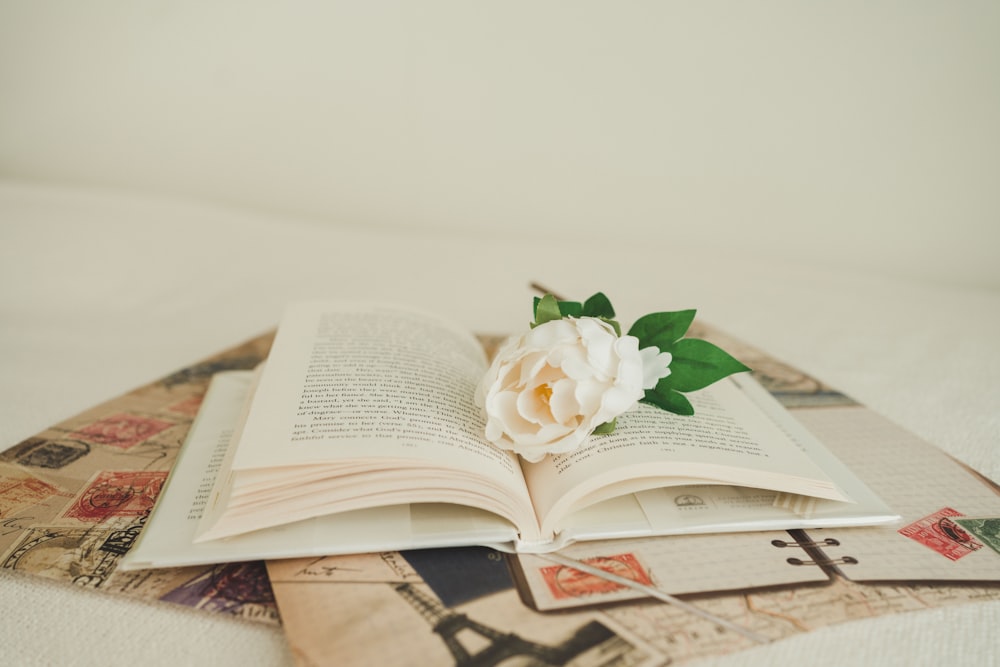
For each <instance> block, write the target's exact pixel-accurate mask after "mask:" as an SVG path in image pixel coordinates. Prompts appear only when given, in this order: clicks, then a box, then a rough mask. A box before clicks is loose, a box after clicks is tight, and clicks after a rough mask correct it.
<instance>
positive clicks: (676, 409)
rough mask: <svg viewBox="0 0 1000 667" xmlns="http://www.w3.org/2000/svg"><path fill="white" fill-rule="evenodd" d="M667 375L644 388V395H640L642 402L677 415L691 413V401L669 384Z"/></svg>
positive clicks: (692, 411)
mask: <svg viewBox="0 0 1000 667" xmlns="http://www.w3.org/2000/svg"><path fill="white" fill-rule="evenodd" d="M669 379H670V377H669V376H667V377H665V378H663V379H662V380H660V381H659V382H658V383H657V385H656V386H655V387H653V388H652V389H647V390H646V395H645V396H643V397H642V402H643V403H649V404H650V405H655V406H656V407H658V408H662V409H664V410H666V411H667V412H673V413H674V414H677V415H693V414H694V406H693V405H691V401H689V400H688V399H687V397H686V396H685V395H684V394H682V393H680V392H679V391H677V390H675V389H673V388H672V387H671V386H670V382H668V380H669Z"/></svg>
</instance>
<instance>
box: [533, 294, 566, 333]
mask: <svg viewBox="0 0 1000 667" xmlns="http://www.w3.org/2000/svg"><path fill="white" fill-rule="evenodd" d="M561 317H562V313H561V312H560V310H559V302H558V301H556V298H555V297H554V296H552V295H551V294H546V295H545V296H543V297H542V298H541V299H538V298H536V299H535V322H534V323H533V324H532V325H531V326H532V328H534V327H536V326H538V325H539V324H545V323H546V322H551V321H552V320H558V319H559V318H561Z"/></svg>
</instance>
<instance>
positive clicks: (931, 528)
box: [899, 507, 983, 560]
mask: <svg viewBox="0 0 1000 667" xmlns="http://www.w3.org/2000/svg"><path fill="white" fill-rule="evenodd" d="M960 516H964V515H963V514H962V513H961V512H958V511H956V510H953V509H952V508H950V507H944V508H942V509H939V510H938V511H937V512H935V513H934V514H930V515H928V516H925V517H924V518H922V519H917V520H916V521H914V522H913V523H911V524H910V525H908V526H904V527H903V528H900V529H899V534H900V535H904V536H906V537H909V538H910V539H911V540H915V541H917V542H920V544H923V545H924V546H925V547H930V548H931V549H933V550H934V551H936V552H938V553H939V554H941V555H942V556H944V557H945V558H947V559H949V560H958V559H959V558H961V557H962V556H967V555H969V554H970V553H972V552H973V551H975V550H976V549H981V548H982V546H983V545H982V544H980V543H979V542H977V541H976V540H975V539H973V537H972V536H971V535H969V533H967V532H966V531H965V529H964V528H962V527H961V526H959V525H958V524H957V523H955V521H954V520H953V517H960Z"/></svg>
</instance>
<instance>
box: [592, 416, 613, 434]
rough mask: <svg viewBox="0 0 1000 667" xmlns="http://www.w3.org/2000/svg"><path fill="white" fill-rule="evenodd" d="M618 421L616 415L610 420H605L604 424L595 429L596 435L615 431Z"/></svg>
mask: <svg viewBox="0 0 1000 667" xmlns="http://www.w3.org/2000/svg"><path fill="white" fill-rule="evenodd" d="M617 421H618V418H617V417H615V418H614V419H612V420H611V421H609V422H604V423H603V424H601V425H600V426H598V427H597V428H595V429H594V435H605V434H606V433H611V432H613V431H614V430H615V423H616V422H617Z"/></svg>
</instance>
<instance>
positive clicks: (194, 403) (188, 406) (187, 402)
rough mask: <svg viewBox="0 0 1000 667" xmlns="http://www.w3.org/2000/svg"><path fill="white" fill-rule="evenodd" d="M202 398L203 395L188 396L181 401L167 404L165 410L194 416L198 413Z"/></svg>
mask: <svg viewBox="0 0 1000 667" xmlns="http://www.w3.org/2000/svg"><path fill="white" fill-rule="evenodd" d="M204 398H205V397H204V396H191V397H189V398H185V399H184V400H183V401H178V402H177V403H174V404H172V405H168V406H167V410H170V411H171V412H177V413H179V414H182V415H187V416H188V417H194V416H196V415H197V414H198V409H199V408H200V407H201V403H202V400H204Z"/></svg>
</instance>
